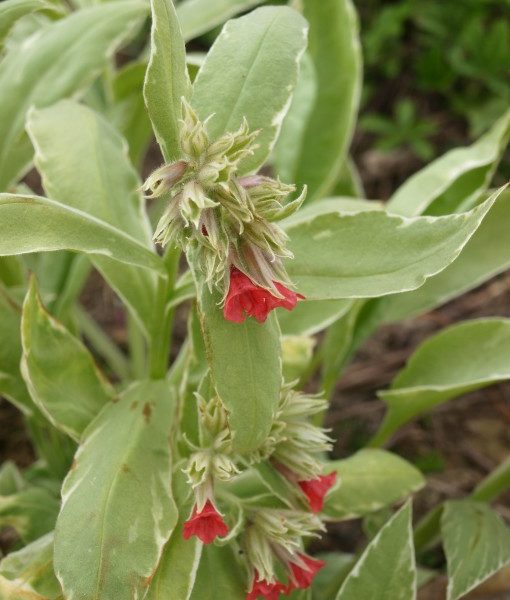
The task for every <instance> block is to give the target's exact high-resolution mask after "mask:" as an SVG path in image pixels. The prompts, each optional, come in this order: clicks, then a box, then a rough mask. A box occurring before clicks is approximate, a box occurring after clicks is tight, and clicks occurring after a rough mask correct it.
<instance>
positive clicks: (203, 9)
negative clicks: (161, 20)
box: [177, 0, 263, 40]
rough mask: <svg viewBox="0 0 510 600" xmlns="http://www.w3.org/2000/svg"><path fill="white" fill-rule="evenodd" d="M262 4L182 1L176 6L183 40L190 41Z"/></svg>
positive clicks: (232, 0)
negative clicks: (238, 14)
mask: <svg viewBox="0 0 510 600" xmlns="http://www.w3.org/2000/svg"><path fill="white" fill-rule="evenodd" d="M262 3H263V0H183V2H180V3H179V4H178V5H177V16H178V17H179V23H180V24H181V28H182V34H183V36H184V39H186V40H191V39H192V38H195V37H197V36H199V35H202V33H206V32H207V31H210V30H211V29H213V28H214V27H216V26H217V25H221V24H222V23H224V22H225V21H226V20H227V19H230V17H233V16H234V15H236V14H237V13H240V12H243V11H246V10H249V9H250V8H253V7H254V6H257V4H262Z"/></svg>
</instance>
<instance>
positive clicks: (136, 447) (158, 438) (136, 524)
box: [55, 381, 177, 600]
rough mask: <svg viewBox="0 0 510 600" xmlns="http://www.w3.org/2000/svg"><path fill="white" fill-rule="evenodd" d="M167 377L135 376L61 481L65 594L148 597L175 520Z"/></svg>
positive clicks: (59, 541)
mask: <svg viewBox="0 0 510 600" xmlns="http://www.w3.org/2000/svg"><path fill="white" fill-rule="evenodd" d="M174 409H175V406H174V398H173V393H172V390H171V389H170V386H169V384H168V383H167V382H165V381H146V382H137V383H135V384H134V385H133V386H131V387H130V388H129V389H128V390H126V392H124V394H123V395H122V397H121V399H120V401H119V402H117V403H114V404H109V405H107V406H106V407H105V408H104V410H103V411H102V412H101V413H100V414H99V416H98V417H97V418H96V419H95V420H94V421H93V422H92V423H91V425H90V426H89V427H88V428H87V430H86V431H85V434H84V442H83V444H82V446H81V447H80V448H79V450H78V453H77V454H76V461H75V464H74V465H73V467H72V469H71V471H70V473H69V475H68V476H67V478H66V479H65V481H64V485H63V488H62V510H61V512H60V515H59V517H58V521H57V528H56V532H55V569H56V573H57V576H58V579H59V581H60V582H61V584H62V587H63V590H64V595H65V596H66V597H67V598H71V597H75V598H80V599H82V600H92V599H93V600H99V599H100V600H118V599H119V598H124V597H126V598H136V597H143V596H144V595H145V593H146V591H147V587H148V585H149V583H150V581H151V578H152V576H153V574H154V572H155V570H156V567H157V565H158V562H159V559H160V557H161V553H162V551H163V546H164V544H165V542H166V541H167V539H168V538H169V536H170V533H171V531H172V530H173V528H174V527H175V524H176V522H177V509H176V507H175V503H174V501H173V499H172V493H171V463H170V449H169V441H168V436H169V434H170V428H171V424H172V419H173V413H174Z"/></svg>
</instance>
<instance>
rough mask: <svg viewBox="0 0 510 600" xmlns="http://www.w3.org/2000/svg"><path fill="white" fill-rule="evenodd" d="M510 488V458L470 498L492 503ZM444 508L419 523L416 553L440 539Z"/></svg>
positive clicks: (433, 512) (416, 536)
mask: <svg viewBox="0 0 510 600" xmlns="http://www.w3.org/2000/svg"><path fill="white" fill-rule="evenodd" d="M508 488H510V456H509V457H508V458H507V459H506V460H505V461H503V462H502V463H501V464H500V465H499V466H498V467H496V468H495V469H494V471H492V473H489V474H488V475H487V477H486V478H485V479H483V480H482V481H481V482H480V483H479V484H478V485H477V486H476V488H475V489H474V490H473V492H472V493H471V494H470V495H469V496H468V498H469V499H470V500H476V501H478V502H492V501H493V500H495V499H496V498H497V497H498V496H500V495H501V494H502V493H503V492H505V491H506V490H507V489H508ZM441 512H442V506H441V505H439V506H436V507H434V508H433V509H432V510H431V511H430V512H428V513H427V514H426V515H425V516H424V517H423V519H422V520H421V521H420V522H419V523H418V525H417V526H416V529H415V532H414V543H415V546H416V551H417V552H419V551H423V550H425V549H426V548H428V547H429V546H431V545H433V544H434V543H435V542H436V541H437V540H438V538H439V533H440V530H441Z"/></svg>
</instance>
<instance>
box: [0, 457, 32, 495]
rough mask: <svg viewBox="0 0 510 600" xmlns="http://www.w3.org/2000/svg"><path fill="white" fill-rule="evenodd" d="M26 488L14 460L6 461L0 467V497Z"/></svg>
mask: <svg viewBox="0 0 510 600" xmlns="http://www.w3.org/2000/svg"><path fill="white" fill-rule="evenodd" d="M25 486H26V482H25V480H24V479H23V475H22V474H21V472H20V470H19V469H18V467H17V466H16V463H14V462H12V460H6V461H4V462H3V463H2V466H1V467H0V496H9V495H10V494H15V493H16V492H19V491H20V490H22V489H23V488H24V487H25Z"/></svg>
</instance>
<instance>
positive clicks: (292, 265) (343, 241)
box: [286, 192, 499, 300]
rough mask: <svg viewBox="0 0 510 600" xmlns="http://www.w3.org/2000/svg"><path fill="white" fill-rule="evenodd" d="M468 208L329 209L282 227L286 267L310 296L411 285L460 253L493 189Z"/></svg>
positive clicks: (369, 293)
mask: <svg viewBox="0 0 510 600" xmlns="http://www.w3.org/2000/svg"><path fill="white" fill-rule="evenodd" d="M498 193H499V192H496V194H494V195H493V196H491V198H489V199H488V200H486V202H484V203H483V204H481V205H480V206H478V207H476V208H474V209H473V210H471V211H469V212H466V213H462V214H455V215H449V216H446V217H415V218H411V219H406V218H403V217H397V216H394V215H389V214H387V213H385V212H383V211H377V210H376V211H364V212H360V213H357V214H351V215H349V214H343V215H341V214H338V213H330V214H324V215H320V216H318V217H315V218H312V219H310V220H308V221H305V222H299V221H298V222H297V223H296V224H290V225H288V226H287V227H286V232H287V234H288V235H289V236H290V242H289V249H290V250H291V251H292V252H293V254H294V259H291V260H288V261H287V262H286V267H287V271H288V273H289V275H290V277H291V279H292V281H293V282H294V283H295V284H296V287H297V289H298V290H299V292H301V293H302V294H304V295H305V296H306V297H307V298H308V299H311V300H327V299H334V298H363V297H365V298H367V297H374V296H384V295H386V294H391V293H395V292H403V291H407V290H412V289H416V288H418V287H420V286H421V285H423V283H424V282H425V280H426V279H427V278H428V277H431V276H432V275H435V274H437V273H439V272H440V271H442V270H443V269H444V268H446V267H447V266H448V265H449V264H450V263H451V262H453V260H455V258H457V256H458V255H459V254H460V252H461V250H462V249H463V247H464V246H465V245H466V243H467V242H468V240H469V239H470V238H471V236H472V235H473V233H474V232H475V231H476V229H477V228H478V226H479V225H480V223H481V222H482V220H483V218H484V217H485V215H486V214H487V212H488V211H489V210H490V208H491V206H492V204H493V203H494V201H495V199H496V197H497V194H498Z"/></svg>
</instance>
